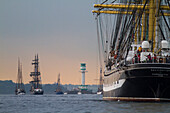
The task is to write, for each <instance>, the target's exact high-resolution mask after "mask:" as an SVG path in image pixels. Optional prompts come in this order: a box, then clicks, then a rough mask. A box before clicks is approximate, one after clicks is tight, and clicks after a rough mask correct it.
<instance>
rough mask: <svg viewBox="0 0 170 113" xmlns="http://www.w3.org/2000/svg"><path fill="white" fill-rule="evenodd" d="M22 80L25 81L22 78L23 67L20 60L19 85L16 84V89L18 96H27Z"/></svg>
mask: <svg viewBox="0 0 170 113" xmlns="http://www.w3.org/2000/svg"><path fill="white" fill-rule="evenodd" d="M22 79H23V78H22V65H21V64H20V60H19V59H18V75H17V83H16V89H15V94H16V95H25V93H26V92H25V88H24V84H23V82H22Z"/></svg>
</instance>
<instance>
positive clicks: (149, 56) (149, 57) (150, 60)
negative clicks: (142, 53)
mask: <svg viewBox="0 0 170 113" xmlns="http://www.w3.org/2000/svg"><path fill="white" fill-rule="evenodd" d="M148 60H149V62H152V59H151V55H150V53H149V55H148Z"/></svg>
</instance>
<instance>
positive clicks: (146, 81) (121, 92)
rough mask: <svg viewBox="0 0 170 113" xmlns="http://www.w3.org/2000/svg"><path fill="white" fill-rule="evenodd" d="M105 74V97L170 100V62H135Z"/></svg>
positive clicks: (131, 99) (129, 99) (107, 98)
mask: <svg viewBox="0 0 170 113" xmlns="http://www.w3.org/2000/svg"><path fill="white" fill-rule="evenodd" d="M124 68H125V69H122V70H114V71H113V72H110V73H107V74H105V77H104V87H103V91H104V93H103V98H104V99H105V100H126V101H170V64H166V63H165V64H154V63H153V64H133V65H130V66H127V67H124Z"/></svg>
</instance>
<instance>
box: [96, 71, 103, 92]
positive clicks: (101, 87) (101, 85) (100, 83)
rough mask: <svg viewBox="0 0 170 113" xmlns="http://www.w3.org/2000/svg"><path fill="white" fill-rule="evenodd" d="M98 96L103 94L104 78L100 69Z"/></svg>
mask: <svg viewBox="0 0 170 113" xmlns="http://www.w3.org/2000/svg"><path fill="white" fill-rule="evenodd" d="M97 94H99V95H100V94H103V77H102V68H100V79H99V87H98V90H97Z"/></svg>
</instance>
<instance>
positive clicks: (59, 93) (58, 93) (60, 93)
mask: <svg viewBox="0 0 170 113" xmlns="http://www.w3.org/2000/svg"><path fill="white" fill-rule="evenodd" d="M62 94H64V93H63V92H62V91H59V92H56V95H62Z"/></svg>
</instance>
